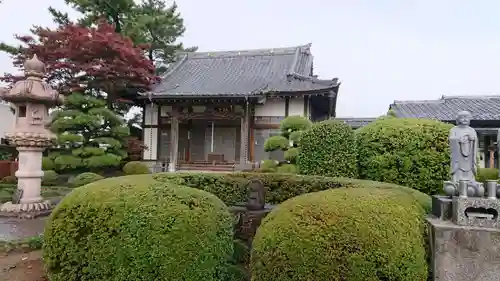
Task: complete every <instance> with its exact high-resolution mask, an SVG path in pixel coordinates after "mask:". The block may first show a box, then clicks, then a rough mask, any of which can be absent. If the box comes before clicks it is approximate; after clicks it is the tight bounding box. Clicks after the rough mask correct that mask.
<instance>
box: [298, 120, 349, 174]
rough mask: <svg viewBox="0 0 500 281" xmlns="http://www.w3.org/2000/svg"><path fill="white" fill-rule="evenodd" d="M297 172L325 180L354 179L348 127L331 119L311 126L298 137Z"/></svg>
mask: <svg viewBox="0 0 500 281" xmlns="http://www.w3.org/2000/svg"><path fill="white" fill-rule="evenodd" d="M299 147H300V150H299V154H298V157H297V166H298V167H299V170H300V173H302V174H306V175H319V176H329V177H347V178H356V177H357V164H356V142H355V138H354V132H353V130H352V129H351V127H349V125H347V124H344V123H342V122H339V121H335V120H327V121H323V122H319V123H316V124H314V125H313V126H312V127H311V128H310V129H309V130H307V131H304V132H303V133H302V135H301V137H300V145H299Z"/></svg>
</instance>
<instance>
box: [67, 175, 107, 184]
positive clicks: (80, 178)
mask: <svg viewBox="0 0 500 281" xmlns="http://www.w3.org/2000/svg"><path fill="white" fill-rule="evenodd" d="M102 179H104V177H103V176H101V175H99V174H96V173H91V172H85V173H81V174H79V175H77V176H76V177H74V178H72V179H70V180H69V182H68V184H69V185H70V186H71V187H80V186H84V185H86V184H89V183H92V182H95V181H100V180H102Z"/></svg>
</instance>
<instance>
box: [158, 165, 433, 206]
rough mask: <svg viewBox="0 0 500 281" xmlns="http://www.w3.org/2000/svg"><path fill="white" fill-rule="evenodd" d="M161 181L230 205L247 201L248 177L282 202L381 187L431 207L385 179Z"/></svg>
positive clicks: (170, 177)
mask: <svg viewBox="0 0 500 281" xmlns="http://www.w3.org/2000/svg"><path fill="white" fill-rule="evenodd" d="M151 176H152V178H154V179H155V180H158V181H160V182H173V183H175V184H179V185H185V186H190V187H194V188H202V189H203V190H205V191H208V192H210V193H213V194H215V195H217V196H218V197H219V198H220V199H222V201H224V202H225V203H226V204H227V205H233V204H236V203H240V202H245V201H246V199H247V193H248V191H247V189H246V188H245V187H246V185H247V184H248V180H249V179H251V178H258V179H259V180H261V181H262V182H263V183H264V185H265V186H266V187H267V194H266V201H267V202H268V203H270V204H279V203H281V202H283V201H285V200H287V199H290V198H292V197H295V196H298V195H301V194H304V193H309V192H315V191H321V190H326V189H333V188H367V187H373V188H379V189H400V190H401V191H403V192H406V193H408V194H410V195H411V196H413V197H414V198H415V199H416V200H418V201H419V202H420V203H421V205H422V206H423V207H424V208H425V209H426V210H430V207H431V203H430V197H429V196H428V195H426V194H423V193H421V192H418V191H416V190H413V189H411V188H407V187H403V186H399V185H395V184H391V183H383V182H374V181H367V180H357V179H347V178H330V177H321V176H304V175H294V174H280V173H220V174H219V173H158V174H153V175H151Z"/></svg>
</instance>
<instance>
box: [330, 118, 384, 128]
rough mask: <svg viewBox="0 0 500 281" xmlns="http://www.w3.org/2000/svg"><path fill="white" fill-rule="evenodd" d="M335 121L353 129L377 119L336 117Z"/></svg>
mask: <svg viewBox="0 0 500 281" xmlns="http://www.w3.org/2000/svg"><path fill="white" fill-rule="evenodd" d="M334 119H335V120H338V121H340V122H344V123H345V124H347V125H349V126H351V127H352V128H353V129H357V128H361V127H363V126H365V125H367V124H368V123H370V122H373V121H375V120H376V119H377V118H360V117H336V118H334Z"/></svg>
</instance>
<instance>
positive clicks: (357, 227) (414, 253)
mask: <svg viewBox="0 0 500 281" xmlns="http://www.w3.org/2000/svg"><path fill="white" fill-rule="evenodd" d="M424 225H425V224H424V216H423V209H422V208H420V206H418V204H416V202H415V201H414V200H413V199H412V198H411V197H409V196H407V194H405V193H402V192H400V191H398V190H394V189H392V190H380V189H373V188H368V189H363V190H361V189H336V190H328V191H321V192H316V193H310V194H305V195H301V196H298V197H295V198H293V199H290V200H288V201H286V202H284V203H283V204H281V205H279V206H278V207H276V209H274V210H273V211H272V212H271V213H270V214H269V215H268V216H267V217H266V218H265V219H264V221H263V223H262V224H261V226H260V227H259V229H258V230H257V233H256V236H255V238H254V240H253V244H252V245H253V247H252V252H251V271H252V281H269V280H276V281H277V280H279V281H302V280H314V281H344V280H349V281H367V280H370V281H416V280H427V274H428V271H427V261H426V248H425V243H424V232H423V230H424Z"/></svg>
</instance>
